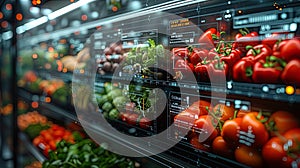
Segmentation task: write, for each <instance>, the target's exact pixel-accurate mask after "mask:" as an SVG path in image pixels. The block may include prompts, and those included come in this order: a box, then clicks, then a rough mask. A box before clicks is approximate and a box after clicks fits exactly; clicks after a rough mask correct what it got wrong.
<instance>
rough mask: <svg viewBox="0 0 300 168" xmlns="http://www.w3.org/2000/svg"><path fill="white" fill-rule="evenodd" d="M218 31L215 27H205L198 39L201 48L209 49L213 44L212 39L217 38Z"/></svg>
mask: <svg viewBox="0 0 300 168" xmlns="http://www.w3.org/2000/svg"><path fill="white" fill-rule="evenodd" d="M218 38H219V32H218V31H217V29H216V28H209V29H207V30H206V31H205V32H204V33H203V34H202V35H201V36H200V38H199V39H198V43H199V44H200V45H201V48H206V49H211V48H213V47H214V46H215V44H214V41H215V40H218Z"/></svg>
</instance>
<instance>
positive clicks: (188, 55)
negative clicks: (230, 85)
mask: <svg viewBox="0 0 300 168" xmlns="http://www.w3.org/2000/svg"><path fill="white" fill-rule="evenodd" d="M287 37H288V36H287V35H286V34H285V33H273V34H272V35H271V36H270V37H268V38H265V39H263V40H260V37H259V35H258V33H257V32H249V30H248V29H246V28H245V29H241V30H240V33H237V34H236V35H235V39H234V40H233V42H231V41H229V40H227V39H228V37H226V35H225V33H224V32H219V31H217V29H215V28H209V29H207V30H206V31H205V32H204V33H203V34H202V35H201V37H200V38H199V39H198V44H199V46H200V47H199V48H196V47H191V46H189V47H184V48H173V49H172V54H173V62H174V67H173V68H174V70H175V71H176V72H181V73H183V75H192V74H193V73H194V74H195V75H196V77H197V79H199V80H200V81H209V80H210V79H211V78H219V77H222V76H224V77H226V79H227V80H230V79H233V80H234V81H239V82H253V83H275V84H276V83H284V84H289V85H294V86H298V87H299V86H300V78H299V75H298V76H297V75H295V74H296V72H297V71H299V70H300V61H299V60H300V56H299V54H297V53H299V51H300V41H299V39H298V38H296V37H294V38H292V39H288V38H287ZM187 72H188V73H187ZM209 74H210V75H209Z"/></svg>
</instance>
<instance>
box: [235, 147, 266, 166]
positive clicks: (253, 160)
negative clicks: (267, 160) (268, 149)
mask: <svg viewBox="0 0 300 168" xmlns="http://www.w3.org/2000/svg"><path fill="white" fill-rule="evenodd" d="M234 155H235V159H236V160H237V161H238V162H240V163H243V164H245V165H248V166H250V167H255V168H256V167H263V158H262V156H261V153H260V152H259V151H257V150H256V149H254V148H252V147H248V146H245V145H241V146H239V147H238V148H237V149H236V150H235V151H234Z"/></svg>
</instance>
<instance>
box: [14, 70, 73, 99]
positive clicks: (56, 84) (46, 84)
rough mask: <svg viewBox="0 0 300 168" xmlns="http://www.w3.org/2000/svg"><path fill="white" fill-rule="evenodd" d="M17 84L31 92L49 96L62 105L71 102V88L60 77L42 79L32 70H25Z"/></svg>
mask: <svg viewBox="0 0 300 168" xmlns="http://www.w3.org/2000/svg"><path fill="white" fill-rule="evenodd" d="M18 86H19V87H23V88H26V89H28V90H29V91H30V92H32V93H37V94H44V95H47V96H50V97H51V98H52V99H53V100H54V101H55V102H56V103H59V104H62V105H67V104H70V103H71V89H70V87H69V85H68V84H66V83H65V82H64V81H63V80H61V79H42V78H40V77H38V76H37V74H36V73H35V72H34V71H27V72H26V73H24V76H23V77H22V78H21V79H20V80H19V81H18Z"/></svg>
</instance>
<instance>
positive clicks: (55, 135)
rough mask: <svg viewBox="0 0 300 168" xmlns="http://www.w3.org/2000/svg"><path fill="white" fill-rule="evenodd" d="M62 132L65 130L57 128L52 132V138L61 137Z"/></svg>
mask: <svg viewBox="0 0 300 168" xmlns="http://www.w3.org/2000/svg"><path fill="white" fill-rule="evenodd" d="M64 134H65V131H64V130H62V129H58V130H56V131H54V132H53V133H52V135H53V138H58V137H63V136H64Z"/></svg>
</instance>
